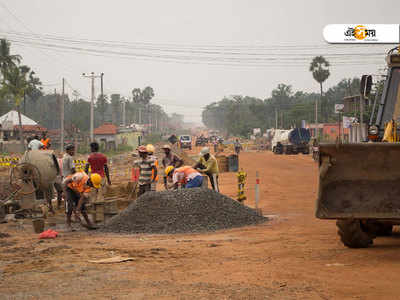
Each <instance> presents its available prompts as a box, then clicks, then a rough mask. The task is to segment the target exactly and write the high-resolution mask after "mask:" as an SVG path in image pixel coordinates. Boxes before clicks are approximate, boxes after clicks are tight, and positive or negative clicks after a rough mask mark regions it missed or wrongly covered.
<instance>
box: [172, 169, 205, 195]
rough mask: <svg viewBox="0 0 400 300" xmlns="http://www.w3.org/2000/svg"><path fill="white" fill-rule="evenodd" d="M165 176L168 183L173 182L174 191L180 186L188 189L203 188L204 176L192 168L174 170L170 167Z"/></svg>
mask: <svg viewBox="0 0 400 300" xmlns="http://www.w3.org/2000/svg"><path fill="white" fill-rule="evenodd" d="M165 175H166V176H167V178H168V181H172V183H173V189H175V190H176V189H178V187H179V184H180V185H181V186H183V187H184V188H186V189H190V188H196V187H201V186H202V184H203V176H202V175H201V174H200V173H199V172H197V171H196V170H195V169H193V168H192V167H190V166H183V167H180V168H174V167H173V166H168V167H167V168H166V169H165Z"/></svg>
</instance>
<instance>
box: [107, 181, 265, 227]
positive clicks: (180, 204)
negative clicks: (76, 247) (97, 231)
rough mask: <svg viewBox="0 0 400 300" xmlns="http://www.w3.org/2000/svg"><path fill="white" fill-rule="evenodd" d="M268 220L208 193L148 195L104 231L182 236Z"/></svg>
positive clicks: (190, 190)
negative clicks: (186, 233)
mask: <svg viewBox="0 0 400 300" xmlns="http://www.w3.org/2000/svg"><path fill="white" fill-rule="evenodd" d="M267 220H268V219H267V218H265V217H263V216H260V215H259V214H257V212H256V211H255V210H253V209H251V208H249V207H247V206H244V205H242V204H240V203H239V202H237V201H235V200H233V199H231V198H229V197H227V196H224V195H222V194H220V193H217V192H215V191H213V190H210V189H204V188H194V189H182V190H177V191H161V192H148V193H146V194H144V195H142V196H141V197H139V198H138V199H137V200H136V201H135V202H132V203H131V204H130V205H129V206H128V207H127V208H126V209H125V210H123V211H122V212H121V213H120V214H118V215H116V216H115V217H113V218H112V219H110V220H109V221H108V222H107V224H106V226H105V227H104V228H103V230H104V231H106V232H115V233H185V232H204V231H214V230H218V229H226V228H233V227H241V226H246V225H253V224H259V223H262V222H265V221H267Z"/></svg>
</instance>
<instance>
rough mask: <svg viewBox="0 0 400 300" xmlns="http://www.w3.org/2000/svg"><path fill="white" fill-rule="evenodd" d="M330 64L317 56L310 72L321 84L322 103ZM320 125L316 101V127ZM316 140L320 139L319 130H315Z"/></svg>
mask: <svg viewBox="0 0 400 300" xmlns="http://www.w3.org/2000/svg"><path fill="white" fill-rule="evenodd" d="M328 67H329V62H328V61H327V60H326V59H325V57H323V56H316V57H314V59H313V60H312V62H311V64H310V69H309V70H310V72H311V73H312V75H313V77H314V79H315V81H317V82H318V83H319V86H320V89H321V99H320V100H321V102H322V97H323V90H322V83H323V82H324V81H325V80H327V79H328V77H329V75H330V72H329V69H328ZM317 124H318V102H317V100H315V126H317ZM315 135H316V138H318V130H317V128H316V129H315Z"/></svg>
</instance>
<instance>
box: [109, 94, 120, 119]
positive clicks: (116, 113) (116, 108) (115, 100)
mask: <svg viewBox="0 0 400 300" xmlns="http://www.w3.org/2000/svg"><path fill="white" fill-rule="evenodd" d="M111 109H112V123H113V124H114V125H116V126H119V124H120V122H119V121H120V118H119V117H120V112H121V95H120V94H112V95H111Z"/></svg>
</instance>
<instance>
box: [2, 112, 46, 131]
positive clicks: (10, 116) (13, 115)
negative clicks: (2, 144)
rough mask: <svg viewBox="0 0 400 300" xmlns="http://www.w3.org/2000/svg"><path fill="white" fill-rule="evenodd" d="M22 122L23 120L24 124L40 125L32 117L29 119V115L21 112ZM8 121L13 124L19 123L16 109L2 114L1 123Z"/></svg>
mask: <svg viewBox="0 0 400 300" xmlns="http://www.w3.org/2000/svg"><path fill="white" fill-rule="evenodd" d="M21 122H22V125H38V123H36V122H35V121H33V120H32V119H29V118H28V117H27V116H24V115H23V114H21ZM6 123H9V124H10V123H12V125H13V126H15V125H19V121H18V112H17V111H15V110H11V111H9V112H8V113H6V114H5V115H2V116H1V117H0V124H2V125H3V124H6ZM3 127H4V126H3Z"/></svg>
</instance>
